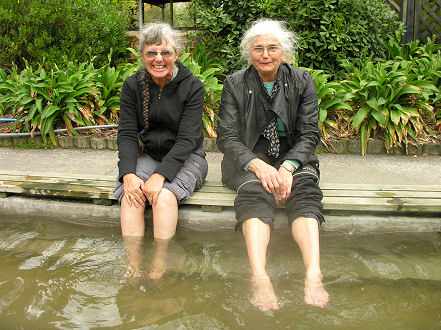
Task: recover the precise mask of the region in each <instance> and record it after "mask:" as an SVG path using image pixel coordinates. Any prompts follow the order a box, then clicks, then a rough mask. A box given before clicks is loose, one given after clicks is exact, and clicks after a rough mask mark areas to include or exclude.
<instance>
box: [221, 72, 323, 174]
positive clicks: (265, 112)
mask: <svg viewBox="0 0 441 330" xmlns="http://www.w3.org/2000/svg"><path fill="white" fill-rule="evenodd" d="M276 85H277V92H276V93H275V94H274V95H273V97H272V98H271V99H269V98H268V97H267V95H265V91H264V90H263V88H264V87H263V85H262V82H261V79H260V77H259V74H258V72H257V70H256V69H255V68H254V66H252V65H251V66H249V67H247V68H245V69H243V70H241V71H238V72H236V73H234V74H232V75H230V76H228V77H227V78H226V80H225V82H224V88H223V92H222V99H221V103H220V107H219V115H218V129H217V134H218V138H217V145H218V147H219V150H220V151H221V152H222V153H223V154H224V160H223V162H222V172H225V171H236V172H237V171H240V170H241V169H243V167H244V166H245V165H246V164H247V163H248V162H249V161H251V160H252V159H254V158H256V157H257V156H256V155H255V154H254V153H253V152H252V150H253V148H254V146H255V145H256V142H257V140H258V139H259V136H260V134H261V133H262V132H263V130H264V129H265V128H266V126H267V125H268V123H269V121H270V120H271V119H272V117H274V113H276V114H277V115H278V116H279V117H280V118H281V119H282V121H283V123H284V124H285V127H286V135H287V140H288V144H289V147H290V149H289V151H288V152H287V153H286V154H284V155H281V160H285V159H290V160H297V161H299V162H300V163H301V164H302V165H304V164H307V163H309V162H317V156H316V155H315V154H314V152H315V149H316V146H317V144H318V143H319V141H320V129H319V128H318V116H319V111H318V103H317V93H316V89H315V85H314V81H313V80H312V77H311V75H310V74H309V73H308V72H306V71H302V70H300V69H298V68H295V67H292V66H290V65H288V64H282V65H280V67H279V71H278V74H277V78H276ZM273 112H274V113H273Z"/></svg>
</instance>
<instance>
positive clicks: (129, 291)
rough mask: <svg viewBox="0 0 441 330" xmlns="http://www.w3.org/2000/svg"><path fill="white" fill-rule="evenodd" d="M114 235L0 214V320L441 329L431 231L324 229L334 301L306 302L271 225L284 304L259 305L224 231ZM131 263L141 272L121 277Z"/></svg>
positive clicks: (243, 258)
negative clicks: (138, 237) (162, 237)
mask: <svg viewBox="0 0 441 330" xmlns="http://www.w3.org/2000/svg"><path fill="white" fill-rule="evenodd" d="M120 235H121V234H120V231H119V228H107V229H100V228H86V227H80V226H73V225H68V224H64V223H58V222H51V221H48V220H44V219H40V220H39V219H10V218H8V219H0V263H1V265H2V267H0V321H1V323H0V324H1V326H0V328H2V329H3V328H4V329H10V328H12V329H15V328H25V329H31V328H32V329H35V328H42V329H51V328H64V329H65V328H69V329H70V328H101V327H109V328H117V329H132V328H143V329H144V328H145V329H150V328H154V329H177V328H180V329H237V328H250V329H264V328H271V327H272V328H308V329H310V328H314V329H340V328H364V329H372V328H382V329H386V328H395V329H396V328H408V329H409V328H418V329H421V328H424V329H426V328H429V329H430V328H440V327H441V323H440V322H441V321H440V320H441V300H440V296H441V272H440V271H439V270H440V269H441V239H440V236H439V235H438V234H436V233H427V234H402V233H401V234H389V235H364V236H360V235H358V236H355V235H353V236H351V235H335V234H329V233H326V232H324V233H322V238H321V250H322V253H321V254H322V267H323V269H324V271H325V274H326V275H327V276H326V277H325V279H324V280H325V285H326V288H327V290H328V291H329V292H330V293H331V295H332V300H331V302H330V303H329V304H328V305H327V306H326V308H324V309H323V310H321V309H320V310H319V309H317V308H312V307H308V306H306V305H305V304H304V303H303V277H304V274H303V271H304V267H303V263H302V259H301V255H300V252H299V251H298V248H297V246H296V245H295V243H294V242H293V241H292V239H291V237H290V236H289V233H285V232H279V231H276V232H275V233H274V235H273V236H274V239H273V240H272V241H271V243H270V246H269V250H268V255H269V261H268V267H267V268H268V272H269V275H270V276H271V278H272V279H273V285H274V289H275V291H276V294H277V295H278V297H280V303H281V309H280V311H276V312H267V313H264V312H261V311H259V310H257V309H256V308H254V307H253V306H252V305H251V304H250V303H249V300H250V290H249V289H250V285H251V283H250V281H249V267H248V263H247V255H246V250H245V245H244V242H243V239H242V237H241V236H240V234H237V233H234V231H233V230H216V231H210V232H205V231H196V230H190V229H187V228H180V229H179V230H178V233H177V235H176V236H175V238H174V239H172V240H170V241H167V242H155V241H154V240H153V239H148V238H145V239H144V240H142V241H138V242H136V241H135V242H127V241H122V239H121V236H120ZM146 237H150V235H146ZM161 243H164V244H161ZM135 268H136V269H137V271H138V272H134V273H137V274H139V276H129V277H127V276H125V275H127V270H128V269H135ZM164 269H166V270H165V272H164V273H162V272H163V270H164ZM152 271H153V272H152ZM152 274H154V275H155V276H156V277H155V278H157V277H159V279H156V280H152V279H151V278H152ZM158 274H159V275H160V276H157V275H158Z"/></svg>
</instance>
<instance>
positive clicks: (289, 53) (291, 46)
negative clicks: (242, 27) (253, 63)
mask: <svg viewBox="0 0 441 330" xmlns="http://www.w3.org/2000/svg"><path fill="white" fill-rule="evenodd" d="M262 35H271V36H273V37H274V38H275V39H276V40H277V41H278V42H279V44H280V46H281V47H282V51H283V55H284V56H283V60H284V62H287V63H292V62H293V61H294V56H295V51H296V48H297V45H298V42H299V40H300V38H299V37H298V36H297V35H296V34H295V33H294V32H292V31H290V30H289V29H288V28H287V25H286V23H285V22H281V21H275V20H271V19H267V18H262V19H259V20H257V21H255V22H253V23H252V24H251V26H250V27H249V28H248V30H247V31H246V32H245V34H244V35H243V37H242V42H241V43H240V52H241V55H242V59H243V60H245V61H247V62H249V59H250V52H251V47H252V45H253V43H254V41H255V40H256V38H257V37H258V36H262Z"/></svg>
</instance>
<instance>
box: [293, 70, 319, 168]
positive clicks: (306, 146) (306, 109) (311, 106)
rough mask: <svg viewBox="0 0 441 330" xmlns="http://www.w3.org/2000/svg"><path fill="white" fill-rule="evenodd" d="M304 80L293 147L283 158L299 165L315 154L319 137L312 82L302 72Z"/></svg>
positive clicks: (314, 91)
mask: <svg viewBox="0 0 441 330" xmlns="http://www.w3.org/2000/svg"><path fill="white" fill-rule="evenodd" d="M304 78H305V80H306V82H305V87H304V90H303V94H302V98H301V100H300V102H299V109H298V111H297V118H296V126H295V136H294V145H293V147H292V148H291V149H290V150H289V151H288V153H287V154H286V156H285V157H284V158H285V159H289V160H296V161H299V162H300V163H301V164H305V163H306V162H307V161H308V158H309V157H310V156H311V155H312V154H313V153H314V152H315V149H316V147H317V144H318V143H319V142H320V137H321V134H320V129H319V127H318V118H319V109H318V99H317V92H316V89H315V85H314V80H313V79H312V77H311V75H310V74H309V73H307V72H304Z"/></svg>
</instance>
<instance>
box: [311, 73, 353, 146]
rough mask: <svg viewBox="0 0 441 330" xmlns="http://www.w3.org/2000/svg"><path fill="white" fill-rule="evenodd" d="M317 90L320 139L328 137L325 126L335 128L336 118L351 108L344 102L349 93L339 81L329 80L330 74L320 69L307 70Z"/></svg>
mask: <svg viewBox="0 0 441 330" xmlns="http://www.w3.org/2000/svg"><path fill="white" fill-rule="evenodd" d="M309 71H310V73H311V76H312V79H313V80H314V83H315V87H316V90H317V98H318V107H319V111H320V112H319V127H320V130H321V131H322V140H323V141H324V143H326V141H327V139H328V132H327V127H329V126H331V127H334V128H337V119H338V118H340V117H341V116H342V115H343V114H344V110H352V108H351V107H350V106H349V105H348V104H347V103H346V102H347V101H348V100H350V96H351V94H350V93H348V92H346V90H345V89H344V88H343V86H342V85H341V83H340V82H338V81H330V78H331V75H329V74H325V73H323V71H322V70H309Z"/></svg>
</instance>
